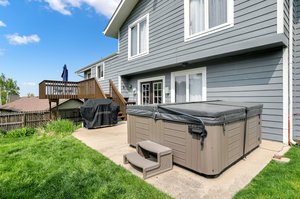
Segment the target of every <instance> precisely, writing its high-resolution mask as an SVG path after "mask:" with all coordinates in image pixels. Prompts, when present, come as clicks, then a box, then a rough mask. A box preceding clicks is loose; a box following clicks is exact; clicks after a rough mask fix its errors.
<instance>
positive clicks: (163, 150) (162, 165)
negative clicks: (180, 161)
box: [124, 140, 173, 179]
mask: <svg viewBox="0 0 300 199" xmlns="http://www.w3.org/2000/svg"><path fill="white" fill-rule="evenodd" d="M136 150H137V151H136V152H132V153H128V154H125V155H124V164H128V163H130V164H131V165H133V166H134V167H137V168H140V169H141V170H142V172H143V178H144V179H146V178H149V177H152V176H154V175H157V174H160V173H163V172H165V171H168V170H171V169H172V168H173V160H172V149H170V148H168V147H166V146H162V145H160V144H157V143H155V142H151V141H149V140H147V141H142V142H138V143H137V146H136Z"/></svg>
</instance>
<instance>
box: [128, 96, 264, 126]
mask: <svg viewBox="0 0 300 199" xmlns="http://www.w3.org/2000/svg"><path fill="white" fill-rule="evenodd" d="M261 113H262V105H261V104H254V103H241V102H226V101H204V102H191V103H175V104H164V105H146V106H128V107H127V114H129V115H136V116H143V117H153V118H154V119H162V120H168V121H175V122H183V123H190V124H199V120H201V121H202V122H203V123H204V124H205V125H220V124H224V123H229V122H235V121H238V120H244V119H246V118H247V117H251V116H254V115H258V114H261Z"/></svg>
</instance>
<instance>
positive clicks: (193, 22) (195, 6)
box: [185, 0, 234, 40]
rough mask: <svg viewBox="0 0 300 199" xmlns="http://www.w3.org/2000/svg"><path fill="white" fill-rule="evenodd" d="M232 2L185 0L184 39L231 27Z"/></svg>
mask: <svg viewBox="0 0 300 199" xmlns="http://www.w3.org/2000/svg"><path fill="white" fill-rule="evenodd" d="M233 6H234V4H233V0H185V39H186V40H189V39H193V38H197V37H200V36H204V35H207V34H210V33H213V32H216V31H220V30H223V29H225V28H229V27H232V26H233V15H234V13H233V12H234V11H233Z"/></svg>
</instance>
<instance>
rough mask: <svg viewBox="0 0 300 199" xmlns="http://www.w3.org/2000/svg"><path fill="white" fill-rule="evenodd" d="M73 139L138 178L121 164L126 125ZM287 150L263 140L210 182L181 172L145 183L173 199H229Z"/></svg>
mask: <svg viewBox="0 0 300 199" xmlns="http://www.w3.org/2000/svg"><path fill="white" fill-rule="evenodd" d="M74 136H75V137H76V138H77V139H79V140H81V141H82V142H83V143H85V144H86V145H87V146H89V147H91V148H93V149H95V150H96V151H98V152H99V153H101V154H103V155H104V156H106V157H108V158H109V159H111V160H112V161H113V162H115V163H116V164H118V165H121V166H123V167H125V168H126V169H128V170H129V171H131V172H132V173H133V174H135V175H137V176H139V177H141V178H142V174H141V173H140V172H138V171H136V170H135V169H133V168H132V167H131V166H130V165H124V164H123V154H125V153H128V152H132V151H135V149H134V148H132V147H129V145H128V144H127V124H126V122H123V123H121V124H119V125H117V126H115V127H108V128H101V129H95V130H87V129H84V128H81V129H79V130H77V131H76V132H75V133H74ZM288 149H289V147H288V146H284V145H283V144H282V143H279V142H272V141H267V140H263V142H262V144H261V145H260V147H259V148H258V149H256V150H254V151H253V152H252V153H250V154H249V155H248V156H247V157H246V158H245V159H243V160H241V161H239V162H238V163H236V164H235V165H233V166H232V167H230V168H229V169H227V170H226V171H225V172H224V173H223V174H221V175H220V176H219V177H217V178H214V179H209V178H205V177H203V176H201V175H198V174H196V173H193V172H191V171H189V170H186V169H184V168H181V167H178V166H174V167H173V170H171V171H168V172H166V173H163V174H160V175H158V176H154V177H152V178H149V179H147V180H146V181H147V182H148V183H150V184H152V185H154V186H155V187H156V188H158V189H160V190H162V191H163V192H166V193H168V194H169V195H171V196H173V197H175V198H210V199H211V198H232V196H233V195H234V194H235V193H236V192H238V191H239V190H240V189H242V188H243V187H245V186H246V185H247V184H248V183H249V182H250V181H251V179H252V178H253V177H254V176H256V175H257V174H258V173H259V172H260V171H261V170H262V169H263V168H264V167H265V166H266V165H267V164H268V163H269V162H270V161H271V160H272V157H273V155H274V154H276V153H280V154H283V153H285V152H286V151H287V150H288Z"/></svg>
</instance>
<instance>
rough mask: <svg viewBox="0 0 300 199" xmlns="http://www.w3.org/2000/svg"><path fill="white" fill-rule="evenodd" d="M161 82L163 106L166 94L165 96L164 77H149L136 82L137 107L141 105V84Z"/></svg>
mask: <svg viewBox="0 0 300 199" xmlns="http://www.w3.org/2000/svg"><path fill="white" fill-rule="evenodd" d="M159 80H162V82H163V91H162V93H163V96H162V97H163V104H164V103H166V97H165V96H166V94H165V87H166V77H165V76H157V77H151V78H146V79H139V80H137V97H138V100H137V101H138V105H141V96H142V93H141V83H143V82H151V81H159Z"/></svg>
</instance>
